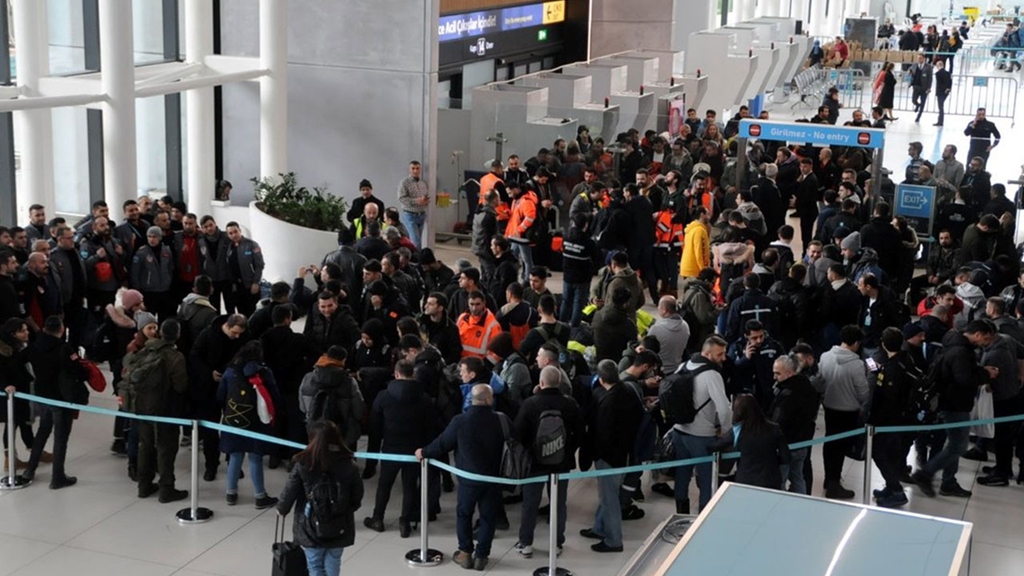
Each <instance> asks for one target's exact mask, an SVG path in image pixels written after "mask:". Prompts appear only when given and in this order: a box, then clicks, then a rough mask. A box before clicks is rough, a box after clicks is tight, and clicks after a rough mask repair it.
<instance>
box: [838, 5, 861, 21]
mask: <svg viewBox="0 0 1024 576" xmlns="http://www.w3.org/2000/svg"><path fill="white" fill-rule="evenodd" d="M844 14H845V15H846V16H860V0H846V11H845V12H844ZM844 22H845V21H844ZM840 26H842V23H840Z"/></svg>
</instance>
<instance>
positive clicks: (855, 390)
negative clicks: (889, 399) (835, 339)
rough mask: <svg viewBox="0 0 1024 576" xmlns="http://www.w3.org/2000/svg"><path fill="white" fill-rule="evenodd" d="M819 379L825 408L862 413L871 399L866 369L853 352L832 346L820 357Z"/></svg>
mask: <svg viewBox="0 0 1024 576" xmlns="http://www.w3.org/2000/svg"><path fill="white" fill-rule="evenodd" d="M821 376H822V378H824V379H825V400H824V402H823V404H824V406H825V408H828V409H830V410H838V411H842V412H863V411H866V410H867V407H868V402H869V401H870V400H871V388H870V387H869V386H868V376H867V368H866V367H865V366H864V361H863V360H861V359H860V356H859V355H858V354H857V353H856V352H852V351H850V350H847V349H846V348H843V347H842V346H833V347H832V349H831V350H829V351H828V352H825V353H824V354H822V355H821Z"/></svg>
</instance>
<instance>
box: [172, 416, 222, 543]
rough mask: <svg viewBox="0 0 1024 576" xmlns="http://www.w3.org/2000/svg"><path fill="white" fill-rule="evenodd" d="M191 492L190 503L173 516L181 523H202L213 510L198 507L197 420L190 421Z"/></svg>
mask: <svg viewBox="0 0 1024 576" xmlns="http://www.w3.org/2000/svg"><path fill="white" fill-rule="evenodd" d="M191 488H192V493H191V494H189V496H191V501H190V503H191V505H190V506H189V507H188V508H182V509H181V510H178V512H177V513H176V514H175V516H176V517H177V518H178V522H179V523H181V524H202V523H203V522H209V521H210V519H211V518H213V510H210V509H209V508H200V507H199V420H193V421H192V486H191Z"/></svg>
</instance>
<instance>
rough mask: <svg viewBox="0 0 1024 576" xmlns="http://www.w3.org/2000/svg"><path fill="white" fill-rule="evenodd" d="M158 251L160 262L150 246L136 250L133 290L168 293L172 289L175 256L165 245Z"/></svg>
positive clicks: (133, 261) (132, 269)
mask: <svg viewBox="0 0 1024 576" xmlns="http://www.w3.org/2000/svg"><path fill="white" fill-rule="evenodd" d="M156 250H160V260H159V261H158V260H157V258H156V254H155V252H154V248H153V247H152V246H150V245H149V244H146V245H145V246H143V247H141V248H139V249H138V250H136V251H135V256H134V257H132V267H131V279H132V288H134V289H136V290H138V291H139V292H167V291H168V290H170V289H171V281H172V280H173V279H174V272H173V270H174V255H173V254H172V253H171V249H170V247H168V246H167V245H165V244H160V245H159V246H157V247H156Z"/></svg>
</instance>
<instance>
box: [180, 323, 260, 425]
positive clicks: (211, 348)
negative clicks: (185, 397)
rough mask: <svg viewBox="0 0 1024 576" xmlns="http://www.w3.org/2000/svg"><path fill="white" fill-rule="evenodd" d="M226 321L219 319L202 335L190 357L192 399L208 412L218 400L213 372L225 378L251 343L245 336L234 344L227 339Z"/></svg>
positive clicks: (235, 340) (197, 339) (190, 393)
mask: <svg viewBox="0 0 1024 576" xmlns="http://www.w3.org/2000/svg"><path fill="white" fill-rule="evenodd" d="M227 319H228V317H227V316H220V317H219V318H217V319H215V320H214V321H213V323H212V324H210V326H209V327H208V328H206V329H205V330H203V331H202V332H200V333H199V336H198V337H196V340H195V343H193V345H192V351H191V352H190V353H189V385H190V386H189V396H190V397H191V398H192V401H193V402H195V403H196V404H197V405H200V406H205V407H206V408H209V407H210V406H211V404H213V403H214V400H216V394H217V389H218V387H219V385H218V383H217V382H215V381H214V379H213V372H214V371H215V370H216V371H217V372H220V373H221V374H222V375H223V374H224V371H225V370H227V367H228V363H229V362H231V359H232V358H234V357H235V354H236V353H238V351H239V350H240V349H241V348H242V345H243V344H245V343H246V342H248V341H249V338H248V336H247V335H246V334H245V333H244V332H243V333H242V335H241V337H239V338H236V339H234V340H232V339H231V338H228V337H227V335H226V334H224V323H225V322H226V321H227ZM223 381H224V378H223V377H222V378H221V382H223Z"/></svg>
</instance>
